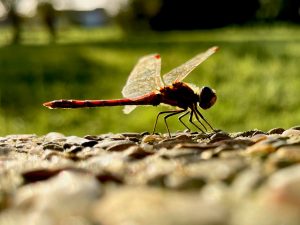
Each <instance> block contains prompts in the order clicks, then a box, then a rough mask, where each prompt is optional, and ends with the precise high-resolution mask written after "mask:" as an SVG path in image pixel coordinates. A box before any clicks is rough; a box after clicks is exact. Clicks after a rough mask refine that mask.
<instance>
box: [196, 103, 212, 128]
mask: <svg viewBox="0 0 300 225" xmlns="http://www.w3.org/2000/svg"><path fill="white" fill-rule="evenodd" d="M195 112H196V113H197V114H198V115H199V116H200V117H201V119H203V120H204V121H205V123H206V124H207V125H208V126H209V127H210V129H212V130H213V131H214V132H216V130H215V129H214V128H213V127H212V126H211V125H210V124H209V122H208V121H207V120H206V119H205V118H204V116H203V115H202V114H201V113H200V111H199V110H198V109H197V107H195Z"/></svg>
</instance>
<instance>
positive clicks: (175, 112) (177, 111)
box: [164, 109, 186, 137]
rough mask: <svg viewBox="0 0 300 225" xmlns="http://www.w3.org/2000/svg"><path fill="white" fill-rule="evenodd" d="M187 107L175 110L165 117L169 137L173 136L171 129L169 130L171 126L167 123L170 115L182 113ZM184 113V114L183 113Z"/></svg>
mask: <svg viewBox="0 0 300 225" xmlns="http://www.w3.org/2000/svg"><path fill="white" fill-rule="evenodd" d="M185 110H186V109H183V110H175V111H173V112H171V113H170V114H169V115H166V116H165V117H164V120H165V124H166V128H167V130H168V133H169V137H171V134H170V130H169V126H168V123H167V119H168V118H169V117H170V116H174V115H177V114H179V113H182V112H185ZM183 115H184V114H183Z"/></svg>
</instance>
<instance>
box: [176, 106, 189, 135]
mask: <svg viewBox="0 0 300 225" xmlns="http://www.w3.org/2000/svg"><path fill="white" fill-rule="evenodd" d="M189 113H190V111H186V112H185V113H183V114H182V115H180V116H179V117H178V119H179V121H180V122H181V123H182V124H183V126H185V128H186V129H187V130H188V131H190V130H191V129H190V128H189V127H188V126H187V125H186V124H185V123H184V122H183V121H182V118H183V117H185V116H186V115H188V114H189Z"/></svg>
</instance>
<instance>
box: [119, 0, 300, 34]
mask: <svg viewBox="0 0 300 225" xmlns="http://www.w3.org/2000/svg"><path fill="white" fill-rule="evenodd" d="M117 18H118V21H119V22H120V24H121V25H122V26H123V27H125V29H126V30H141V29H143V28H144V29H145V28H152V29H154V30H174V29H181V30H185V29H207V28H216V27H222V26H226V25H230V24H245V23H247V22H261V21H264V22H265V21H267V22H273V21H277V20H284V21H291V22H300V1H299V0H243V1H240V0H227V1H224V0H204V1H199V0H185V1H180V0H153V1H148V0H129V2H128V5H127V7H125V8H124V9H123V10H122V11H121V13H120V14H119V15H118V17H117Z"/></svg>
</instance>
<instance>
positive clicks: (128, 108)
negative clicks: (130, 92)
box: [123, 105, 137, 114]
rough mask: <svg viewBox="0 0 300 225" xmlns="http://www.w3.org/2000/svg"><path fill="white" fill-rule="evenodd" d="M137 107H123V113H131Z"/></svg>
mask: <svg viewBox="0 0 300 225" xmlns="http://www.w3.org/2000/svg"><path fill="white" fill-rule="evenodd" d="M136 107H137V106H136V105H125V107H124V108H123V112H124V113H125V114H129V113H131V112H132V111H133V110H134V109H135V108H136Z"/></svg>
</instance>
